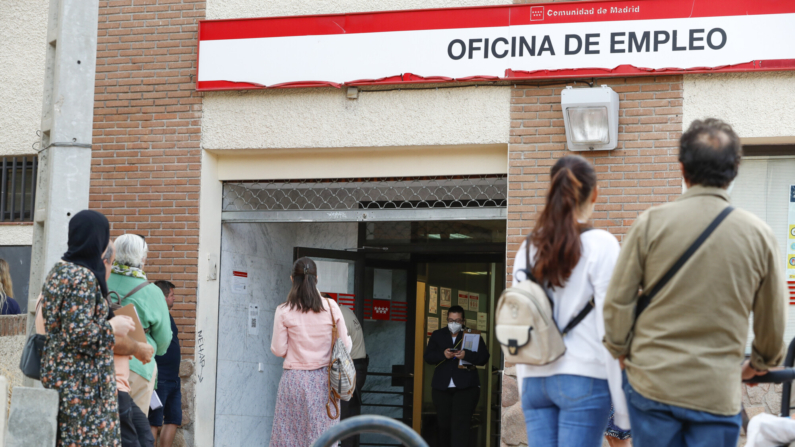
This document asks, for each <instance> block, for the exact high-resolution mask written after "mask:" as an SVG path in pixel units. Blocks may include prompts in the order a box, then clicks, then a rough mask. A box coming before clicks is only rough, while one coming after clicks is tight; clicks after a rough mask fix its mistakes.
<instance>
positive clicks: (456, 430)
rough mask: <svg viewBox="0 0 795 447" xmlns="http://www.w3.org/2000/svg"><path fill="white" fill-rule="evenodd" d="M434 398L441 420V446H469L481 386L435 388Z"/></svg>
mask: <svg viewBox="0 0 795 447" xmlns="http://www.w3.org/2000/svg"><path fill="white" fill-rule="evenodd" d="M432 398H433V406H434V407H436V419H437V420H438V422H439V447H453V446H455V447H466V446H468V445H469V444H470V442H469V441H470V437H471V436H470V434H469V427H470V425H472V415H473V414H474V413H475V407H477V406H478V400H479V399H480V388H479V387H471V388H464V389H458V388H448V389H446V390H437V389H435V388H434V390H433V393H432Z"/></svg>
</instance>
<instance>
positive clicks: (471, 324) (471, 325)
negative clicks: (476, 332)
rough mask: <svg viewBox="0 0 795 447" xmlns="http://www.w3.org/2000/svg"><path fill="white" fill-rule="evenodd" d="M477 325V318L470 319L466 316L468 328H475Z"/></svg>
mask: <svg viewBox="0 0 795 447" xmlns="http://www.w3.org/2000/svg"><path fill="white" fill-rule="evenodd" d="M477 326H478V320H470V319H469V318H467V327H468V328H469V329H475V328H476V327H477Z"/></svg>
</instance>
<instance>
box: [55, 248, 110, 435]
mask: <svg viewBox="0 0 795 447" xmlns="http://www.w3.org/2000/svg"><path fill="white" fill-rule="evenodd" d="M42 295H43V298H42V299H43V304H42V316H43V317H44V324H45V327H46V330H47V334H48V337H47V341H46V342H45V344H44V351H43V353H42V359H41V383H42V385H43V386H44V388H49V389H54V390H56V391H58V395H59V396H58V398H59V404H58V442H57V445H58V446H65V447H73V446H74V447H84V446H103V447H104V446H120V445H121V437H120V434H119V411H118V407H117V397H116V375H115V372H114V369H113V351H112V349H113V345H114V343H115V337H114V335H113V330H112V328H111V326H110V323H108V322H107V321H106V318H107V316H108V312H109V310H110V309H109V308H108V304H107V301H105V299H104V298H103V297H102V294H101V292H100V290H99V285H98V284H97V281H96V278H95V277H94V274H93V273H91V271H90V270H88V269H86V268H83V267H80V266H78V265H75V264H72V263H69V262H64V261H60V262H58V263H57V264H55V267H53V269H52V270H51V271H50V274H49V275H48V276H47V280H46V281H45V283H44V287H43V290H42Z"/></svg>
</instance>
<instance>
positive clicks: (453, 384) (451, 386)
mask: <svg viewBox="0 0 795 447" xmlns="http://www.w3.org/2000/svg"><path fill="white" fill-rule="evenodd" d="M453 345H455V335H453ZM453 347H455V346H453ZM447 388H455V382H453V376H450V386H448V387H447Z"/></svg>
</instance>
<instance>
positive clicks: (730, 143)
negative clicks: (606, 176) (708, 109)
mask: <svg viewBox="0 0 795 447" xmlns="http://www.w3.org/2000/svg"><path fill="white" fill-rule="evenodd" d="M742 155H743V152H742V146H741V145H740V137H738V136H737V134H736V133H734V130H732V127H731V126H730V125H728V124H726V123H724V122H723V121H721V120H719V119H715V118H708V119H705V120H704V121H701V120H695V121H693V123H692V124H691V125H690V128H689V129H687V132H685V133H683V134H682V138H681V139H680V140H679V161H680V162H682V165H683V166H684V175H685V179H686V180H687V181H688V182H690V184H691V185H703V186H716V187H719V188H725V187H727V186H729V183H731V182H732V180H734V177H736V176H737V170H738V168H739V167H740V159H741V158H742Z"/></svg>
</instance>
